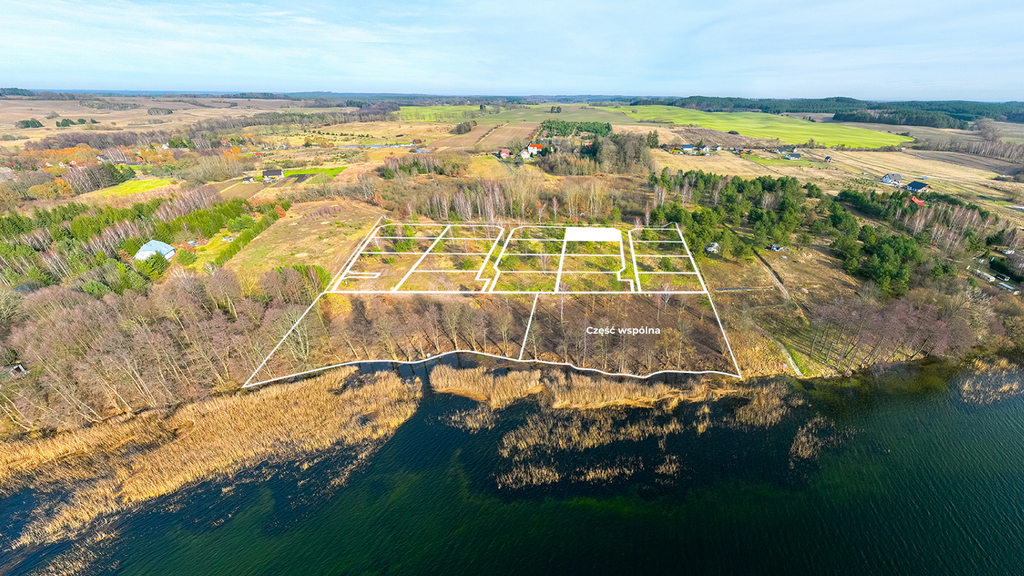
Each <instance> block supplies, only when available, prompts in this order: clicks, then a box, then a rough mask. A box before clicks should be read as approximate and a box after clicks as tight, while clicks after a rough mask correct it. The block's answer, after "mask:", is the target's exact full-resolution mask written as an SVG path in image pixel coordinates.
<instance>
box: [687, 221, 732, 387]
mask: <svg viewBox="0 0 1024 576" xmlns="http://www.w3.org/2000/svg"><path fill="white" fill-rule="evenodd" d="M676 232H678V233H679V238H680V239H682V241H683V246H685V247H686V253H687V254H688V255H689V256H690V259H691V260H693V254H690V246H689V245H688V244H687V243H686V238H684V237H683V231H682V230H680V229H679V225H678V224H676ZM693 269H694V270H697V272H696V273H697V280H699V281H700V287H701V288H703V289H704V293H705V294H707V295H708V303H709V304H711V311H712V312H714V313H715V320H718V329H719V330H721V331H722V338H723V339H724V340H725V347H726V348H728V349H729V357H730V358H732V365H733V366H735V367H736V375H737V377H739V378H740V379H741V380H742V379H743V372H742V371H741V370H740V363H739V362H737V361H736V355H735V354H733V351H732V344H730V343H729V336H727V335H726V334H725V326H723V325H722V317H721V316H719V315H718V309H717V308H715V300H714V298H712V297H711V292H708V287H707V285H705V284H704V278H703V277H701V275H700V270H698V269H697V262H696V261H694V262H693Z"/></svg>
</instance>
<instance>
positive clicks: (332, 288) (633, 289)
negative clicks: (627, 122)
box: [242, 216, 743, 388]
mask: <svg viewBox="0 0 1024 576" xmlns="http://www.w3.org/2000/svg"><path fill="white" fill-rule="evenodd" d="M382 218H383V216H381V217H379V218H378V219H377V221H376V222H375V223H374V228H373V229H372V230H371V231H370V233H369V234H368V235H367V236H366V238H364V239H363V241H362V242H360V244H359V245H358V246H357V250H356V252H355V253H354V254H353V255H352V256H351V257H350V258H349V259H348V260H347V265H346V266H345V267H344V268H343V269H342V270H341V271H340V272H338V274H336V275H335V276H334V279H332V280H331V283H330V284H329V285H328V288H327V289H326V290H324V291H323V292H322V293H321V294H320V295H319V296H317V297H316V299H315V300H313V302H312V303H311V304H310V305H309V307H308V308H306V310H305V311H304V312H303V313H302V315H301V316H299V319H298V320H297V321H296V322H295V323H294V324H293V325H292V326H291V328H289V329H288V332H286V333H285V335H284V337H282V338H281V341H280V342H278V343H277V345H276V346H274V348H273V349H272V350H271V351H270V353H269V354H267V356H266V357H265V358H264V359H263V361H262V362H261V363H260V364H259V366H257V368H256V370H255V371H253V373H252V375H251V376H250V377H249V379H248V380H246V382H245V384H243V385H242V387H243V388H248V387H251V386H258V385H261V384H267V383H270V382H277V381H279V380H286V379H289V378H294V377H297V376H303V375H306V374H312V373H314V372H320V371H323V370H329V369H332V368H338V367H341V366H351V365H356V364H363V363H366V362H388V363H390V364H398V365H411V364H420V363H423V362H429V361H430V360H434V359H436V358H439V357H441V356H446V355H448V354H457V353H466V354H477V355H481V356H489V357H492V358H500V359H507V360H516V361H524V360H522V357H523V353H524V352H525V350H526V340H527V338H528V337H529V333H530V329H531V328H532V326H533V316H534V314H535V313H536V311H537V302H538V300H539V299H540V296H541V294H551V295H555V294H561V292H559V290H558V284H557V279H560V278H561V275H562V262H563V260H564V257H565V247H566V244H567V241H566V240H564V238H563V239H562V255H561V257H562V258H561V259H560V260H559V271H558V275H557V276H556V285H555V290H554V291H553V292H552V291H544V292H539V291H538V292H526V291H494V286H495V285H497V282H498V277H499V276H500V275H501V274H502V273H503V272H502V270H500V269H498V263H500V262H501V258H502V257H504V255H505V250H506V248H507V247H508V244H509V243H510V242H511V241H512V240H513V239H514V238H513V236H514V233H515V231H516V230H519V229H521V228H555V227H558V226H519V227H516V228H513V229H512V230H511V231H510V232H509V235H508V237H507V238H506V239H505V242H504V243H503V244H502V249H501V253H500V254H499V255H498V258H497V259H496V260H495V261H494V263H493V264H492V267H493V268H494V270H495V272H496V274H495V276H494V278H493V279H490V280H486V281H485V283H484V285H483V287H482V289H481V290H480V291H474V292H458V291H448V290H423V291H420V290H417V291H411V290H410V291H403V292H399V293H401V294H463V295H473V294H480V293H489V294H499V295H529V294H534V298H533V307H532V309H531V310H530V318H529V320H528V321H527V326H526V332H525V334H524V335H523V344H522V346H520V348H519V357H518V358H517V359H513V358H509V357H507V356H499V355H495V354H488V353H485V352H474V351H471V350H453V351H450V352H444V353H441V354H438V355H436V356H431V357H428V358H425V359H422V360H412V361H392V360H355V361H352V362H344V363H341V364H333V365H330V366H324V367H321V368H314V369H313V370H307V371H305V372H299V373H296V374H290V375H287V376H280V377H277V378H272V379H269V380H263V381H261V382H255V383H253V382H252V380H253V378H255V377H256V375H257V374H258V373H259V371H260V370H262V369H263V367H264V366H266V364H267V362H268V361H269V360H270V358H271V357H272V356H273V355H274V354H275V353H276V352H277V350H278V349H279V348H280V347H281V345H282V344H284V341H285V340H286V339H287V338H288V336H290V335H291V333H292V332H293V331H294V330H295V328H296V327H297V326H298V325H299V322H302V320H303V319H305V317H306V315H307V314H309V312H310V310H312V309H313V307H314V306H315V305H316V304H317V303H318V302H319V301H320V299H321V298H322V297H323V296H324V295H326V294H394V293H396V292H398V289H399V288H400V287H401V285H402V284H403V283H404V282H405V281H406V279H408V278H409V276H410V275H411V274H412V273H413V272H414V271H417V270H416V267H417V266H419V264H420V262H422V261H423V259H424V258H425V257H426V256H427V255H429V254H431V251H432V250H433V248H434V246H435V245H436V244H437V242H438V241H439V240H441V239H443V238H444V235H445V234H446V233H448V232H449V230H450V229H451V228H452V227H453V226H470V225H458V224H456V225H453V224H449V225H446V226H445V228H444V230H443V231H442V232H441V235H440V236H437V237H436V238H435V239H434V242H433V243H432V244H431V246H430V247H429V248H428V249H427V251H426V252H423V253H419V252H414V253H410V254H420V259H419V260H418V261H417V262H416V264H414V265H413V267H412V268H411V269H410V270H409V271H408V272H407V273H406V275H405V276H404V277H403V278H402V280H401V281H400V282H399V283H398V285H396V286H395V287H394V288H392V289H391V290H355V291H346V290H337V289H336V288H337V287H338V286H340V284H341V281H342V280H344V279H345V278H346V274H347V273H348V272H349V271H350V270H351V268H352V266H353V265H354V264H355V263H356V262H357V261H358V260H359V256H360V255H362V253H363V251H364V250H365V248H366V246H367V245H368V244H369V242H370V241H371V240H373V239H374V237H375V236H374V235H375V234H376V233H377V232H378V231H379V230H380V229H381V228H383V227H384V226H381V225H380V221H381V219H382ZM390 225H401V226H403V227H405V226H435V225H431V224H401V223H391V224H386V226H390ZM473 226H487V227H492V228H499V233H498V236H497V237H496V238H494V240H490V239H486V240H488V241H491V242H492V245H491V250H490V251H489V252H487V253H486V255H487V258H485V260H484V263H483V265H482V266H481V267H480V269H479V270H478V272H477V278H476V279H477V280H482V278H480V275H481V274H483V272H484V270H485V269H486V267H487V263H488V262H490V260H491V259H490V256H491V254H493V252H494V247H495V246H497V244H498V242H500V241H501V236H502V234H503V232H504V230H505V229H504V227H502V226H496V225H473ZM563 228H564V227H563ZM674 228H675V231H676V233H677V234H679V238H680V239H679V240H658V241H643V240H637V241H636V242H638V243H640V242H649V243H666V242H669V243H682V244H683V247H684V249H685V250H686V254H687V255H686V256H677V257H679V258H689V259H690V261H691V263H692V265H693V269H694V270H695V272H645V274H665V275H695V276H697V280H698V281H699V282H700V285H701V290H700V291H692V290H688V291H642V290H641V288H642V286H641V285H640V277H639V269H638V268H637V265H636V251H635V250H634V247H633V242H634V240H633V236H632V233H633V232H634V231H637V230H638V229H636V228H634V229H630V230H627V231H626V235H627V238H628V239H629V243H630V252H631V257H632V260H633V272H634V276H635V279H636V286H633V285H632V284H633V282H632V281H631V280H622V278H621V272H622V270H625V254H624V253H622V254H621V256H622V262H623V268H622V269H621V270H619V272H616V273H615V274H616V275H617V276H618V277H619V281H621V282H630V284H631V286H630V291H629V292H622V291H581V292H567V293H566V294H604V295H616V294H703V295H706V296H707V297H708V303H709V304H710V305H711V310H712V312H714V314H715V320H716V321H717V322H718V328H719V330H721V332H722V338H723V339H724V340H725V345H726V347H727V348H728V350H729V356H730V357H731V358H732V361H733V366H734V367H735V368H736V373H735V374H731V373H728V372H721V371H718V370H661V371H658V372H652V373H650V374H647V375H645V376H640V375H637V374H627V373H617V372H605V371H603V370H598V369H596V368H586V367H579V366H576V365H574V364H572V363H569V362H549V361H546V360H525V361H524V362H535V363H538V364H545V365H550V366H567V367H571V368H574V369H576V370H582V371H591V372H597V373H600V374H604V375H606V376H623V377H630V378H649V377H651V376H655V375H658V374H668V373H673V374H720V375H723V376H730V377H735V378H740V379H742V378H743V376H742V372H741V370H740V367H739V363H738V362H737V361H736V355H735V354H734V353H733V350H732V344H730V343H729V337H728V336H727V335H726V333H725V327H724V326H723V324H722V319H721V317H720V316H719V315H718V310H717V308H716V307H715V303H714V300H713V299H712V297H711V293H710V292H709V291H708V289H707V285H706V284H705V283H704V278H703V277H702V276H701V274H700V271H699V269H698V267H697V262H696V261H695V260H694V259H693V254H692V253H691V252H690V247H689V245H688V244H687V242H686V238H685V237H684V236H683V233H682V231H681V230H680V229H679V226H678V224H676V225H674ZM666 229H667V228H659V230H666ZM403 238H405V237H403ZM472 240H477V239H476V238H472ZM526 240H547V241H558V239H554V238H544V239H535V238H530V239H526ZM623 244H624V243H622V242H620V243H619V247H620V251H622V250H624V249H625V248H624V246H623ZM444 254H447V253H439V254H438V255H444ZM467 255H468V254H467ZM472 255H483V253H473V254H472ZM609 256H613V255H609ZM419 272H432V271H424V270H420V271H419ZM438 272H449V271H448V270H443V271H438ZM465 272H472V270H466V271H465ZM509 273H512V274H514V273H521V274H550V272H509ZM571 273H579V274H587V273H592V274H612V272H584V271H580V272H571ZM367 274H374V273H365V272H363V273H355V274H354V275H353V276H352V277H353V278H357V279H358V278H363V279H365V278H367V276H365V275H367ZM376 274H377V276H379V273H376ZM336 285H337V286H336ZM488 288H490V289H489V290H488Z"/></svg>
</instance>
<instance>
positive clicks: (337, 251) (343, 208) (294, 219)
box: [225, 200, 379, 276]
mask: <svg viewBox="0 0 1024 576" xmlns="http://www.w3.org/2000/svg"><path fill="white" fill-rule="evenodd" d="M378 216H379V213H378V212H377V211H376V210H374V209H372V208H370V207H368V206H367V205H365V204H362V203H359V202H351V201H347V200H345V201H324V202H304V203H302V204H296V205H295V206H293V207H292V209H291V210H289V211H288V214H287V215H286V216H285V217H284V218H281V219H280V220H278V221H277V222H274V224H273V225H272V226H271V227H270V228H268V229H267V230H266V231H265V232H263V233H262V234H260V235H259V236H257V237H256V238H255V239H253V241H252V242H250V243H249V244H248V245H247V246H246V247H245V248H243V249H242V251H241V252H239V253H238V254H237V255H236V256H235V257H234V258H232V259H231V260H229V261H228V263H227V265H226V266H225V267H226V268H230V269H231V270H233V271H235V272H237V273H243V272H244V273H247V274H252V273H254V274H256V275H257V276H258V275H259V274H262V273H263V272H265V271H267V270H272V269H274V268H275V267H278V266H288V265H292V264H317V265H320V266H323V267H324V268H326V269H327V270H328V271H329V272H331V273H332V274H333V273H335V272H337V271H338V269H340V268H341V264H342V262H343V261H344V259H345V258H347V257H348V256H349V255H350V254H351V253H352V252H354V251H355V247H356V245H357V244H358V243H359V242H360V241H361V240H362V239H363V238H364V237H365V236H366V234H367V233H369V231H370V225H371V224H373V223H374V222H375V221H376V219H377V217H378Z"/></svg>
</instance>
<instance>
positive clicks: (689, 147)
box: [683, 144, 693, 154]
mask: <svg viewBox="0 0 1024 576" xmlns="http://www.w3.org/2000/svg"><path fill="white" fill-rule="evenodd" d="M683 153H684V154H693V144H683Z"/></svg>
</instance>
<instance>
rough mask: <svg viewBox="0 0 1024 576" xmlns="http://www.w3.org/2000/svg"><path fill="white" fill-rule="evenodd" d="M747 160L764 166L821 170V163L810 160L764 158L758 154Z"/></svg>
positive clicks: (751, 155) (748, 155)
mask: <svg viewBox="0 0 1024 576" xmlns="http://www.w3.org/2000/svg"><path fill="white" fill-rule="evenodd" d="M744 158H745V159H747V160H750V161H751V162H757V163H758V164H760V165H762V166H804V167H807V168H820V167H821V162H811V161H810V160H786V159H785V158H762V157H760V156H758V155H757V154H747V155H746V156H744Z"/></svg>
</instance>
